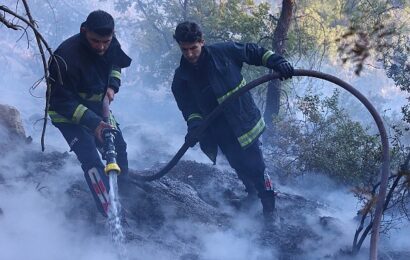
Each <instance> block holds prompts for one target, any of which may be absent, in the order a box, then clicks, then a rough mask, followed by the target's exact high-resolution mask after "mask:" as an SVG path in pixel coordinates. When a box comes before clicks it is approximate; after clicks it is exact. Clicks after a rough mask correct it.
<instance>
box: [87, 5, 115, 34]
mask: <svg viewBox="0 0 410 260" xmlns="http://www.w3.org/2000/svg"><path fill="white" fill-rule="evenodd" d="M84 26H85V27H86V28H87V29H88V30H90V31H93V32H95V33H96V34H98V35H101V36H107V35H110V34H112V33H113V32H114V19H113V18H112V16H111V15H110V14H109V13H107V12H105V11H103V10H96V11H93V12H91V13H90V14H89V15H88V17H87V20H86V21H85V22H84Z"/></svg>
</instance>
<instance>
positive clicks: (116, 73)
mask: <svg viewBox="0 0 410 260" xmlns="http://www.w3.org/2000/svg"><path fill="white" fill-rule="evenodd" d="M110 76H111V77H113V78H117V79H119V80H121V72H120V71H118V70H112V71H111V75H110Z"/></svg>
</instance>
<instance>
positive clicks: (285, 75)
mask: <svg viewBox="0 0 410 260" xmlns="http://www.w3.org/2000/svg"><path fill="white" fill-rule="evenodd" d="M267 67H268V68H270V69H273V70H274V71H276V72H278V73H279V74H280V78H279V79H280V80H285V79H291V78H292V76H293V70H294V69H293V66H292V65H291V64H290V62H289V61H287V60H286V59H285V58H283V57H282V56H280V55H278V54H273V55H272V56H270V57H269V59H268V61H267Z"/></svg>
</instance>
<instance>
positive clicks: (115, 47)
mask: <svg viewBox="0 0 410 260" xmlns="http://www.w3.org/2000/svg"><path fill="white" fill-rule="evenodd" d="M80 42H81V45H82V46H83V47H84V48H85V49H86V50H87V53H89V54H90V56H91V57H93V58H94V59H99V58H104V59H106V60H107V61H108V62H110V63H112V64H114V65H116V66H118V67H120V68H126V67H128V66H130V64H131V61H132V59H131V58H130V57H129V56H128V55H127V54H125V52H124V51H123V50H122V49H121V44H120V43H119V41H118V40H117V38H116V37H115V35H114V36H113V37H112V41H111V44H110V46H109V47H108V50H107V51H106V52H105V53H104V55H103V56H100V55H98V54H97V53H95V52H94V51H93V50H92V48H91V46H90V43H89V42H88V41H87V38H86V37H85V34H84V33H82V32H80Z"/></svg>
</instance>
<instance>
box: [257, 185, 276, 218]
mask: <svg viewBox="0 0 410 260" xmlns="http://www.w3.org/2000/svg"><path fill="white" fill-rule="evenodd" d="M259 198H260V199H261V202H262V208H263V216H264V217H265V218H272V217H274V213H275V192H274V191H273V190H270V191H263V192H260V193H259Z"/></svg>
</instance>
